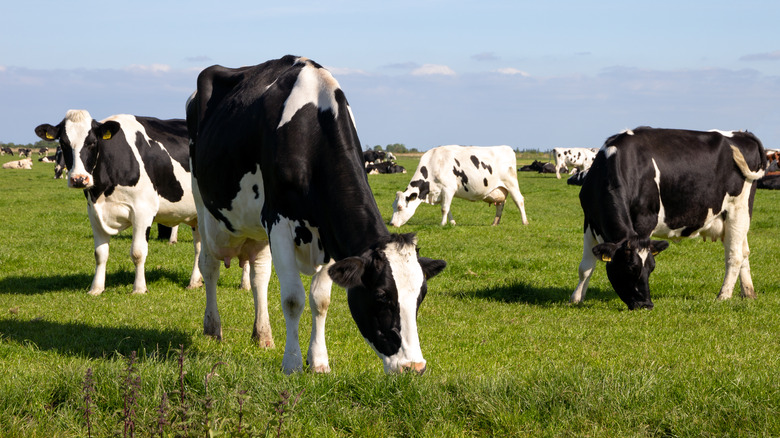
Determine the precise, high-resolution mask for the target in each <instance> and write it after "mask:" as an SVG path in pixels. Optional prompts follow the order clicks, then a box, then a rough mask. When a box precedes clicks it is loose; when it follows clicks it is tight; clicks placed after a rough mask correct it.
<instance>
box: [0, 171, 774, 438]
mask: <svg viewBox="0 0 780 438" xmlns="http://www.w3.org/2000/svg"><path fill="white" fill-rule="evenodd" d="M10 159H11V158H10V157H2V158H0V161H2V162H5V161H9V160H10ZM418 159H419V158H418V157H411V156H408V157H407V156H402V157H399V159H398V161H399V163H400V164H402V165H403V166H405V167H406V168H407V169H409V173H407V174H405V175H403V174H400V175H371V176H369V181H370V184H371V187H372V190H373V192H374V195H375V197H376V200H377V203H378V205H379V208H380V211H381V213H382V216H383V217H384V218H385V219H386V220H389V218H390V216H391V213H392V209H391V203H392V200H393V198H394V196H395V192H396V191H397V190H404V188H405V187H406V184H407V183H408V182H409V179H410V178H411V173H412V172H413V170H414V169H415V167H416V163H417V160H418ZM525 161H526V160H523V164H526V163H525ZM528 161H529V162H530V160H528ZM52 174H53V170H52V165H48V164H41V163H38V162H36V163H35V165H34V169H33V170H32V171H13V170H2V171H0V183H1V184H2V187H3V190H2V191H0V212H2V213H1V214H2V220H0V242H2V244H0V431H2V433H0V434H1V435H3V436H46V437H71V436H80V437H83V436H88V435H91V436H120V435H125V436H130V435H129V434H128V433H127V431H126V430H125V429H124V425H125V424H126V421H127V418H128V414H127V413H126V410H125V407H126V404H125V403H126V402H125V400H126V398H125V397H126V396H127V391H128V387H129V386H132V385H128V384H127V383H125V380H126V378H127V376H128V369H129V365H128V364H129V360H130V359H129V358H130V357H132V356H133V355H134V354H135V355H136V356H137V358H136V359H134V361H135V362H134V365H133V367H134V369H135V374H134V375H135V376H136V377H137V380H136V382H137V396H136V397H135V400H134V401H133V402H134V403H135V405H134V406H135V409H134V413H133V417H132V421H133V424H134V427H135V429H134V430H133V433H132V434H133V435H135V436H160V435H162V436H203V435H207V434H208V433H209V432H211V433H220V432H221V433H225V434H226V435H228V436H267V435H270V436H277V435H281V436H303V435H309V436H334V437H335V436H378V437H394V436H431V437H433V436H435V437H441V436H454V437H461V436H463V437H470V436H603V437H626V436H628V437H632V436H635V437H645V436H778V435H780V415H778V414H779V413H780V379H778V375H779V374H780V372H779V371H778V370H780V363H779V362H780V338H779V337H778V335H779V334H780V319H779V318H777V313H778V309H780V284H779V283H780V281H779V280H780V279H778V274H777V266H778V262H780V260H779V258H780V243H779V242H778V239H777V234H776V232H777V230H776V226H775V224H776V220H777V219H776V218H777V217H779V215H780V211H778V210H780V193H778V192H774V191H759V192H758V194H757V197H756V202H755V209H754V219H753V222H752V226H751V231H750V235H749V238H750V242H751V249H752V254H751V265H752V271H753V279H754V282H755V285H756V290H757V292H758V299H756V300H743V299H741V298H739V293H738V292H737V293H735V298H733V299H732V300H730V301H726V302H717V301H715V296H716V294H717V292H718V290H719V288H720V284H721V282H722V276H723V266H724V262H723V249H722V245H721V244H720V243H703V242H702V241H700V240H689V241H683V242H680V243H678V244H673V245H671V246H670V248H669V249H668V250H666V251H665V252H663V253H662V254H661V255H660V256H659V257H658V259H657V268H656V271H655V273H654V274H653V276H652V278H651V289H652V291H653V299H654V302H655V305H656V307H655V309H654V310H652V311H628V310H627V309H626V306H625V305H624V304H623V303H622V301H620V299H618V297H617V295H616V294H615V293H614V292H613V291H612V289H611V287H610V285H609V283H608V281H607V278H606V274H605V272H604V269H603V267H599V268H598V269H597V272H596V274H595V275H594V277H593V280H592V281H591V286H590V289H589V291H588V295H587V297H586V299H585V302H584V303H583V304H581V305H570V304H569V302H568V298H569V295H570V294H571V292H572V290H573V289H574V287H575V286H576V283H577V272H576V271H577V264H578V263H579V260H580V257H581V254H582V212H581V209H580V207H579V200H578V198H577V195H578V193H579V189H578V188H577V187H573V186H567V185H566V181H565V179H561V180H557V179H555V176H554V175H541V174H537V173H526V172H521V173H519V175H518V176H519V180H520V189H521V191H522V193H523V195H524V197H525V202H526V211H527V213H528V217H529V221H530V224H529V225H528V226H523V225H522V223H521V221H520V214H519V212H518V211H517V209H516V208H515V207H514V205H512V204H509V205H507V207H506V208H505V210H504V217H503V219H502V223H501V225H499V226H498V227H491V226H489V225H490V223H491V222H492V218H493V215H494V209H493V207H489V206H488V205H487V204H484V203H469V202H466V201H462V200H455V202H454V204H453V214H454V215H455V219H456V221H457V222H458V225H456V226H449V225H448V226H445V227H440V226H439V225H438V223H439V222H440V220H441V216H440V210H439V208H438V206H436V207H434V206H428V205H422V206H420V208H419V209H418V211H417V213H416V214H415V216H414V217H413V218H412V219H411V220H410V221H409V223H408V224H407V225H405V226H404V227H402V228H401V229H400V231H401V232H415V233H417V236H418V238H419V246H420V253H421V255H424V256H428V257H434V258H441V259H444V260H446V261H447V263H448V266H447V268H446V269H445V270H444V272H443V273H442V274H440V275H439V276H438V277H436V278H434V279H432V280H431V281H430V282H429V293H428V296H427V298H426V299H425V302H424V303H423V305H422V307H421V308H420V312H419V317H418V323H419V326H420V338H421V341H422V348H423V353H424V354H425V357H426V359H427V360H428V371H427V372H426V374H425V375H424V376H414V375H408V374H404V375H391V376H386V375H384V373H383V372H382V367H381V364H380V362H379V360H378V359H377V358H376V356H375V354H374V353H373V352H372V351H371V349H370V348H369V347H368V346H367V345H366V343H365V341H363V339H362V337H361V336H360V335H359V333H358V331H357V328H356V326H355V324H354V322H353V321H352V318H351V316H350V315H349V310H348V307H347V304H346V298H345V296H344V295H345V294H344V291H343V290H342V289H340V288H337V287H334V290H333V300H332V303H331V307H330V312H329V318H328V324H327V339H328V347H329V352H330V365H331V368H332V370H333V371H332V372H331V373H330V374H328V375H315V374H312V373H309V372H304V373H299V374H296V375H292V376H286V375H284V374H283V373H282V372H281V369H280V368H281V361H282V354H283V351H284V345H283V344H284V330H285V329H284V320H283V317H282V312H281V308H280V307H281V306H280V302H279V299H278V290H279V284H278V281H277V279H276V277H273V278H272V283H271V287H270V290H271V292H270V294H271V296H270V299H269V301H270V309H269V310H270V313H271V323H272V328H273V330H274V335H275V341H276V348H274V349H261V348H259V347H257V346H256V345H254V343H253V342H252V341H251V339H250V334H251V324H252V318H253V317H252V310H251V309H252V299H251V295H250V293H249V292H246V291H241V290H239V289H238V288H237V285H238V284H239V280H240V271H239V270H238V269H237V268H236V267H233V268H230V269H224V268H222V277H221V278H220V285H219V286H220V293H219V305H220V311H221V316H222V323H223V331H224V341H222V342H217V341H214V340H212V339H209V338H207V337H205V336H204V335H203V334H202V318H203V311H204V306H205V299H204V298H205V297H204V293H203V290H202V289H200V290H185V289H184V286H185V285H186V284H187V282H188V279H189V272H190V269H191V264H192V235H191V232H190V231H189V230H188V229H186V227H182V229H180V231H179V243H178V244H176V245H172V246H171V245H168V244H167V243H165V242H160V241H157V240H152V241H151V242H150V250H149V257H148V260H147V282H148V287H149V292H148V293H147V294H146V295H132V294H130V291H131V290H132V282H133V264H132V262H131V261H130V257H129V248H130V232H129V230H128V231H125V232H123V233H121V234H120V235H119V236H117V237H115V238H114V239H112V241H111V255H110V258H109V265H108V274H107V278H106V291H105V292H104V293H103V294H102V295H101V296H98V297H92V296H89V295H87V293H86V291H87V290H88V288H89V285H90V283H91V280H92V275H93V272H94V258H93V243H92V236H91V230H90V226H89V221H88V219H87V215H86V201H85V200H84V196H83V194H82V193H81V191H79V190H73V189H68V188H67V187H66V184H65V182H64V181H63V180H54V179H52ZM393 231H395V230H393ZM154 234H155V232H154V231H153V233H152V235H153V236H154ZM304 282H305V284H307V286H308V278H306V277H304ZM275 297H276V298H275ZM310 324H311V318H310V314H309V312H304V315H303V318H302V320H301V339H300V343H301V348H302V349H303V350H304V351H305V350H306V348H307V347H308V340H309V339H308V333H309V328H310ZM182 349H183V351H184V354H183V355H182V354H181V352H182ZM180 360H183V363H182V368H181V369H180V364H179V361H180ZM87 370H91V373H92V377H91V379H92V381H93V382H94V391H93V392H90V391H87V390H85V389H84V384H85V377H86V374H87ZM182 371H183V372H182ZM207 376H209V378H208V382H207V379H206V378H207ZM182 384H183V387H184V401H183V402H182V401H181V395H182V392H181V390H180V388H181V387H182ZM206 385H208V387H206ZM87 394H89V395H90V396H89V400H90V401H89V403H87V402H86V401H85V397H86V395H87ZM163 394H165V395H166V396H167V398H168V405H167V407H166V408H165V409H163V414H164V415H163V417H164V418H165V419H166V421H167V422H169V423H171V424H164V423H165V422H162V423H161V422H160V420H159V418H160V405H161V400H162V398H163ZM87 405H89V406H90V409H89V412H88V415H87V412H85V406H87ZM239 427H241V430H240V431H239ZM161 430H162V434H160V431H161Z"/></svg>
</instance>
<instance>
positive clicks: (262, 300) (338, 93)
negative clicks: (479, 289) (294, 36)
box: [187, 56, 446, 373]
mask: <svg viewBox="0 0 780 438" xmlns="http://www.w3.org/2000/svg"><path fill="white" fill-rule="evenodd" d="M187 123H188V127H189V132H190V138H191V139H192V145H191V160H192V176H193V188H194V194H195V200H196V203H197V206H198V217H199V227H200V231H201V235H202V236H203V247H204V251H203V254H202V257H201V259H200V264H201V270H202V271H203V275H204V279H205V283H206V312H205V315H204V318H203V331H204V333H206V334H207V335H210V336H214V337H216V338H217V339H221V338H222V324H221V322H220V317H219V310H218V308H217V302H216V299H217V280H218V278H219V263H220V261H224V263H225V265H229V263H230V260H231V259H232V258H235V257H237V258H238V259H239V261H244V260H250V261H251V262H252V290H253V293H254V299H255V324H254V329H253V333H252V334H253V337H254V338H256V339H258V340H259V342H260V344H261V345H264V346H273V336H272V334H271V327H270V324H269V319H268V301H267V292H268V281H269V279H270V276H271V253H273V266H274V269H275V270H276V273H277V276H278V277H279V283H280V287H281V297H282V310H283V312H284V318H285V322H286V325H287V337H286V342H285V350H284V358H283V360H282V368H283V370H284V371H285V372H287V373H291V372H294V371H298V370H301V369H302V368H303V356H302V354H301V349H300V344H299V339H298V324H299V321H300V317H301V314H302V313H303V309H304V306H305V303H306V292H305V289H304V287H303V283H302V282H301V277H300V273H304V274H306V275H313V277H312V280H311V290H310V291H309V305H310V307H311V313H312V332H311V337H310V341H309V351H308V354H307V356H306V357H307V362H308V364H309V367H310V369H311V370H313V371H314V372H328V371H330V365H329V364H328V352H327V348H326V345H325V318H326V315H327V309H328V306H329V303H330V289H331V285H332V283H333V282H336V283H337V284H339V285H341V286H342V287H345V288H346V289H347V300H348V301H349V309H350V311H351V312H352V317H353V319H354V320H355V323H356V324H357V327H358V329H359V330H360V333H361V334H362V335H363V337H364V338H365V339H366V341H367V342H368V343H369V344H370V345H371V347H372V348H373V349H374V351H375V352H376V353H377V355H378V356H379V357H380V359H381V360H382V363H383V365H384V369H385V371H386V372H397V371H403V370H407V369H408V370H413V371H416V372H420V373H421V372H423V371H424V370H425V367H426V361H425V359H424V358H423V355H422V350H421V348H420V341H419V337H418V333H417V310H418V308H419V305H420V303H421V302H422V300H423V298H424V297H425V293H426V290H427V280H428V279H430V278H431V277H433V276H434V275H436V274H438V273H439V272H440V271H441V270H442V269H444V267H445V265H446V264H445V262H444V261H442V260H432V259H428V258H425V257H418V256H417V247H416V238H415V237H414V236H413V235H411V234H390V233H389V232H388V230H387V226H386V225H385V224H384V222H383V221H382V216H381V215H380V213H379V208H378V207H377V205H376V202H375V200H374V196H373V194H372V192H371V188H370V187H369V186H368V177H367V176H366V172H365V170H364V165H363V163H364V161H363V154H362V153H361V149H360V141H359V139H358V136H357V132H356V130H355V125H354V121H353V118H352V111H351V109H350V108H349V105H348V103H347V99H346V97H345V96H344V92H343V91H342V90H341V88H340V87H339V84H338V82H337V81H336V79H334V78H333V76H332V75H331V74H330V73H329V72H328V71H327V70H325V69H324V68H323V67H322V66H320V65H319V64H317V63H315V62H313V61H311V60H308V59H306V58H299V57H294V56H285V57H283V58H281V59H276V60H271V61H268V62H265V63H263V64H259V65H256V66H250V67H242V68H236V69H231V68H225V67H222V66H212V67H209V68H207V69H206V70H204V71H202V72H201V73H200V75H199V77H198V88H197V91H196V93H195V94H194V95H193V96H192V97H191V98H190V100H189V101H188V103H187Z"/></svg>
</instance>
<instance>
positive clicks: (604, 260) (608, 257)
mask: <svg viewBox="0 0 780 438" xmlns="http://www.w3.org/2000/svg"><path fill="white" fill-rule="evenodd" d="M601 261H603V262H611V261H612V257H610V256H608V255H606V254H602V255H601Z"/></svg>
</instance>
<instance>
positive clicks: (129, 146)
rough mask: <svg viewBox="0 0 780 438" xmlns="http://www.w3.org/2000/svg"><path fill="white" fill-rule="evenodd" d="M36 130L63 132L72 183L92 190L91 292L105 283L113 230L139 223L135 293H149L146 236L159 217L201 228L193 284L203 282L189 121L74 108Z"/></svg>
mask: <svg viewBox="0 0 780 438" xmlns="http://www.w3.org/2000/svg"><path fill="white" fill-rule="evenodd" d="M35 133H36V134H37V135H38V136H39V137H41V138H42V139H44V140H55V139H59V141H60V146H61V147H62V152H63V156H64V160H65V163H66V166H67V168H68V186H69V187H72V188H78V189H84V194H85V195H86V197H87V211H88V213H89V221H90V223H91V225H92V234H93V237H94V240H95V262H96V267H95V277H94V279H93V281H92V286H91V287H90V289H89V293H90V294H91V295H99V294H100V293H102V292H103V290H104V289H105V281H106V262H107V261H108V243H109V240H110V238H111V236H114V235H116V234H117V233H119V232H120V231H122V230H124V229H126V228H128V227H132V228H133V241H132V247H131V249H130V257H131V258H132V260H133V263H134V264H135V281H134V283H133V293H146V278H145V276H144V263H145V261H146V255H147V252H148V244H147V241H146V236H147V230H148V229H149V227H151V225H152V222H157V223H161V224H164V225H167V226H174V225H177V224H179V223H186V224H187V225H190V226H191V227H193V240H194V246H195V263H194V266H193V269H192V275H191V276H190V282H189V286H188V287H190V288H194V287H198V286H199V285H200V284H201V276H200V270H199V269H198V264H197V260H198V253H199V252H200V237H199V234H198V232H197V228H195V227H197V215H196V210H195V202H194V200H193V199H192V189H191V184H192V182H191V177H190V174H189V159H188V155H187V152H188V150H189V146H188V139H187V125H186V123H185V121H184V120H178V119H177V120H159V119H155V118H151V117H138V116H131V115H126V114H121V115H115V116H111V117H109V118H107V119H105V120H103V121H100V122H98V121H96V120H93V119H92V117H91V116H90V115H89V113H88V112H87V111H83V110H70V111H68V112H67V114H66V115H65V118H64V119H63V120H62V122H60V123H59V124H58V125H56V126H52V125H49V124H43V125H40V126H38V127H37V128H36V129H35Z"/></svg>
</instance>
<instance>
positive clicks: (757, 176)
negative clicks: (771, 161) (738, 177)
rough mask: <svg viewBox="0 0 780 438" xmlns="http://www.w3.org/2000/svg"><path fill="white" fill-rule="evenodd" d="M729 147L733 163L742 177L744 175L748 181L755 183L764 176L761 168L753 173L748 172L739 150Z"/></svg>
mask: <svg viewBox="0 0 780 438" xmlns="http://www.w3.org/2000/svg"><path fill="white" fill-rule="evenodd" d="M730 146H731V150H732V151H733V153H734V162H735V163H736V164H737V167H739V170H740V172H742V175H744V176H745V178H746V179H747V180H748V181H755V180H758V179H761V178H762V177H763V176H764V173H765V170H764V169H763V166H762V168H761V169H758V170H757V171H755V172H754V171H752V170H750V167H749V166H748V164H747V162H746V161H745V157H744V156H743V155H742V152H741V151H740V150H739V148H738V147H736V146H734V145H730Z"/></svg>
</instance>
